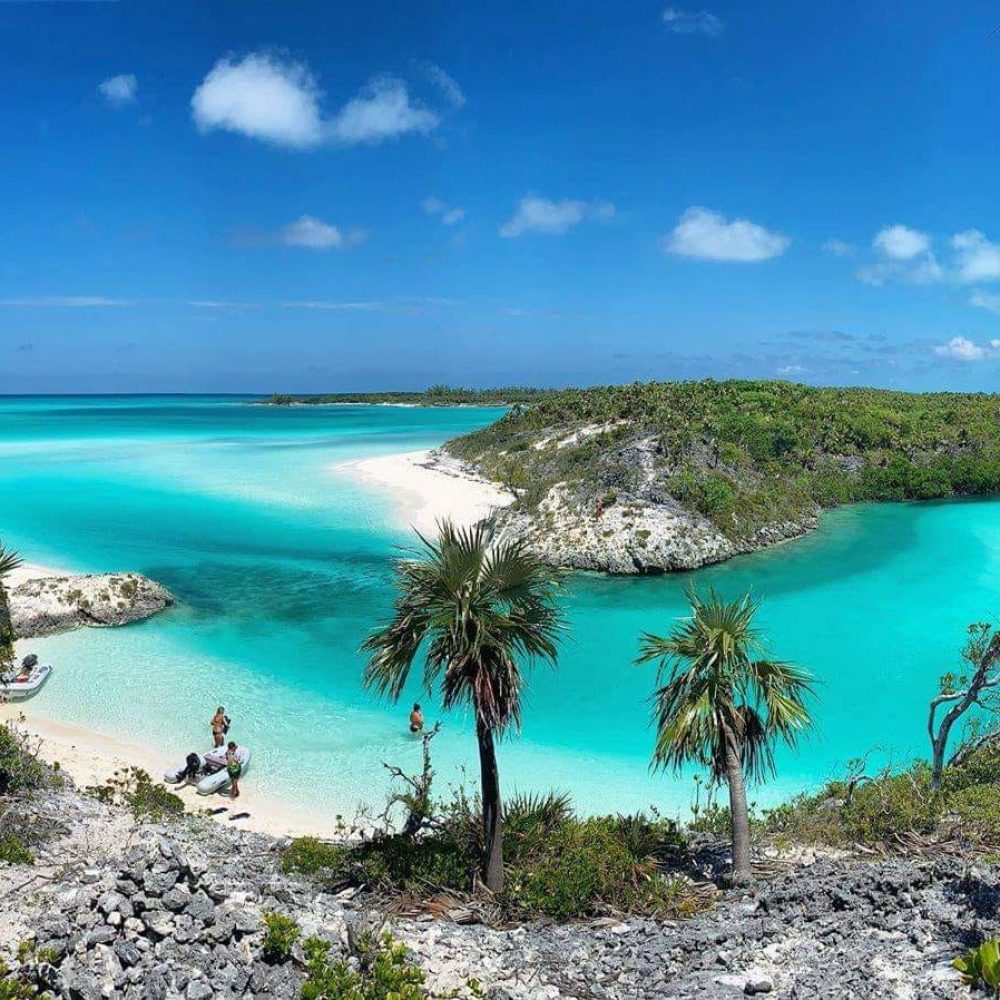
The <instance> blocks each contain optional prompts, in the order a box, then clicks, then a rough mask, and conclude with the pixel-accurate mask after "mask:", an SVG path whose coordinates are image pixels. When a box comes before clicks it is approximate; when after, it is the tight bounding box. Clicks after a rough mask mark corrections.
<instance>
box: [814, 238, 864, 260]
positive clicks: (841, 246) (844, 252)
mask: <svg viewBox="0 0 1000 1000" xmlns="http://www.w3.org/2000/svg"><path fill="white" fill-rule="evenodd" d="M822 249H823V250H825V251H826V252H827V253H832V254H833V256H834V257H853V256H854V254H855V252H856V251H857V247H855V246H854V244H853V243H845V242H844V241H843V240H838V239H829V240H827V241H826V242H825V243H824V244H823V246H822Z"/></svg>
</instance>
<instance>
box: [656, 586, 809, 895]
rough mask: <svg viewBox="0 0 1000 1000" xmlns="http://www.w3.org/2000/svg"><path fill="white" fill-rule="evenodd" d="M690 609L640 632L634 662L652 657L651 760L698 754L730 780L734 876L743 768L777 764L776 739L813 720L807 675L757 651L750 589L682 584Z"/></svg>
mask: <svg viewBox="0 0 1000 1000" xmlns="http://www.w3.org/2000/svg"><path fill="white" fill-rule="evenodd" d="M688 600H689V601H690V603H691V612H692V614H691V617H690V618H683V619H680V620H679V621H677V623H676V624H675V625H674V627H673V630H672V631H671V632H670V634H669V636H667V637H666V638H661V637H660V636H656V635H652V634H650V633H647V634H646V635H644V636H643V638H642V652H641V654H640V656H639V659H638V662H639V663H650V662H655V663H656V664H657V665H658V670H657V683H658V685H659V687H658V689H657V691H656V695H655V701H656V709H655V719H656V747H655V749H654V750H653V763H654V765H655V766H657V767H672V768H674V769H676V770H680V768H681V767H682V766H683V765H684V764H688V763H692V762H694V763H698V764H701V765H703V766H705V767H707V768H708V769H709V773H710V774H711V776H712V779H713V780H714V781H716V782H723V781H724V782H725V783H726V785H727V786H728V788H729V814H730V818H731V829H732V841H733V880H734V881H737V882H745V881H748V880H749V878H750V819H749V815H748V811H747V799H746V788H745V784H744V775H745V774H747V775H749V776H750V777H751V778H754V779H756V780H758V781H761V780H763V779H765V778H766V777H768V776H769V775H770V774H772V773H773V772H774V743H775V742H776V741H777V740H779V739H781V740H784V741H785V742H786V743H788V744H791V745H794V743H795V741H796V739H797V738H798V736H799V734H800V733H801V732H802V731H803V730H804V729H805V728H807V727H808V726H809V725H810V724H811V722H810V719H809V713H808V711H807V710H806V707H805V704H804V702H805V699H806V698H807V697H808V695H809V694H810V692H811V687H810V684H811V682H810V679H809V676H808V674H806V673H805V672H804V671H802V670H800V669H799V668H798V667H795V666H793V665H792V664H790V663H781V662H779V661H777V660H770V659H756V658H755V657H756V656H758V655H759V654H761V653H762V652H763V645H762V642H761V637H760V634H759V632H758V631H757V629H756V627H755V626H754V615H755V614H756V613H757V609H758V607H759V605H758V604H757V603H756V602H754V601H753V600H751V598H750V595H749V594H747V595H746V596H745V597H743V598H741V599H739V600H736V601H731V602H727V601H724V600H722V598H720V597H719V596H718V595H717V594H716V593H715V592H714V591H709V592H708V594H707V595H706V596H704V597H703V596H701V595H699V594H698V593H697V592H696V591H695V590H693V589H692V590H691V591H689V593H688Z"/></svg>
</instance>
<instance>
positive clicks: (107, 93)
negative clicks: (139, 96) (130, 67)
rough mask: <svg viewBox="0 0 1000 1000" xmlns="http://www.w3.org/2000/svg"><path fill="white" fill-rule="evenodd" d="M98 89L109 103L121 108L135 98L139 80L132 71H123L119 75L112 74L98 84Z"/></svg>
mask: <svg viewBox="0 0 1000 1000" xmlns="http://www.w3.org/2000/svg"><path fill="white" fill-rule="evenodd" d="M97 89H98V91H99V92H100V94H101V97H103V98H104V99H105V100H106V101H107V102H108V104H110V105H111V106H112V107H115V108H120V107H121V106H122V105H124V104H131V103H132V102H133V101H134V100H135V95H136V92H137V91H138V89H139V81H138V80H137V79H136V78H135V77H134V76H133V75H132V74H131V73H122V74H120V75H119V76H112V77H110V78H109V79H107V80H104V81H103V82H102V83H99V84H98V85H97Z"/></svg>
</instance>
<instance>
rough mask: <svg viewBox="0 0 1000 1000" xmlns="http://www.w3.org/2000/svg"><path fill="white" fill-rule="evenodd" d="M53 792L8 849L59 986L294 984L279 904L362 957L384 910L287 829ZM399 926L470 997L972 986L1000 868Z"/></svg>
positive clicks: (803, 872)
mask: <svg viewBox="0 0 1000 1000" xmlns="http://www.w3.org/2000/svg"><path fill="white" fill-rule="evenodd" d="M36 808H37V807H36ZM40 808H41V810H42V813H43V814H42V815H39V816H38V823H39V825H44V826H51V825H53V824H58V826H59V827H60V828H61V830H62V832H61V833H60V834H59V835H58V836H55V837H53V838H52V840H51V841H49V842H48V843H47V844H46V845H45V846H43V847H42V848H40V849H39V852H38V857H37V861H36V864H35V865H34V866H33V867H25V866H5V865H4V864H3V863H0V959H5V958H6V959H8V960H10V959H13V958H14V956H15V954H16V952H17V949H18V945H19V943H20V942H21V941H24V940H27V941H33V942H35V943H36V944H37V946H38V947H39V949H46V951H45V952H44V953H45V954H46V955H47V956H48V957H49V958H52V959H53V961H51V962H48V961H47V962H45V963H43V965H42V966H41V968H40V969H39V970H38V971H39V975H40V976H41V977H42V980H43V981H42V983H41V985H43V986H45V987H47V988H48V989H50V990H51V991H52V993H53V994H54V995H55V996H57V997H61V998H68V1000H70V998H73V1000H84V998H85V1000H99V998H101V997H122V998H125V1000H132V998H135V1000H139V998H144V1000H145V998H161V1000H166V998H170V1000H179V998H188V1000H208V998H210V997H217V998H221V1000H235V998H238V997H239V998H245V1000H257V998H265V997H271V998H287V1000H292V998H294V997H298V996H299V991H300V988H301V983H302V971H301V964H300V962H296V961H295V959H296V958H299V959H301V951H300V950H299V951H297V952H293V960H292V961H290V962H283V963H282V962H277V963H276V962H273V961H271V962H268V961H266V960H265V957H264V955H263V937H264V932H263V916H264V912H265V911H267V910H276V911H279V912H281V913H284V914H287V915H289V916H291V917H292V918H293V919H295V920H296V921H297V922H298V923H299V925H300V926H301V928H302V930H303V934H315V935H318V936H320V937H323V938H325V939H327V940H329V941H330V942H331V943H332V947H333V949H334V954H339V955H342V956H344V957H345V958H346V957H348V955H349V949H348V944H349V939H350V937H351V933H352V929H358V928H368V927H372V926H378V924H379V922H380V921H381V920H382V918H383V915H382V914H381V913H378V912H376V911H374V910H373V909H371V908H370V905H371V904H369V903H367V902H366V901H365V898H364V897H363V896H354V897H352V896H351V893H349V892H348V893H342V894H340V895H336V894H331V893H328V892H325V891H324V890H323V889H322V887H321V886H320V885H318V884H314V883H310V882H308V881H303V880H301V879H299V878H297V877H294V876H290V875H286V874H284V873H282V871H281V866H280V858H279V853H278V849H279V848H280V842H278V841H275V840H273V839H271V838H268V837H266V836H264V835H261V834H253V833H248V832H242V831H237V830H234V829H231V828H230V827H229V825H228V824H226V825H225V826H221V825H216V824H213V823H211V822H210V821H208V820H204V819H198V818H194V817H189V818H187V819H185V820H183V821H169V822H167V821H165V822H162V823H159V824H145V825H143V824H139V823H138V822H137V821H136V820H134V819H133V818H132V817H131V815H130V814H127V813H124V812H123V811H121V810H117V809H114V808H112V807H108V806H105V805H103V804H101V803H99V802H97V801H95V800H94V799H91V798H88V797H83V796H80V795H78V794H77V793H75V792H74V791H72V789H64V790H62V791H59V792H53V793H46V798H45V800H44V803H43V804H42V805H41V807H40ZM388 926H389V929H391V930H392V932H393V933H394V934H395V935H396V936H397V937H398V938H399V939H400V940H401V941H402V942H403V943H405V944H406V946H407V947H408V948H409V950H410V953H411V956H412V958H413V960H414V961H416V962H418V963H419V964H420V965H421V967H422V968H423V969H424V970H425V972H426V973H427V977H428V983H427V985H428V987H429V989H430V991H431V993H432V995H436V996H442V995H444V996H454V997H457V998H464V1000H469V998H472V997H483V996H486V997H487V998H489V1000H540V998H545V1000H680V998H690V1000H694V998H698V1000H736V998H739V997H742V996H746V995H768V996H772V997H781V998H793V997H794V998H802V997H810V998H815V1000H844V998H861V1000H865V998H871V1000H875V998H879V1000H882V998H914V1000H915V998H921V1000H946V998H955V997H961V996H967V995H968V993H967V990H966V989H965V988H964V987H962V986H961V985H960V983H959V980H958V976H957V973H956V972H955V971H954V970H953V969H952V968H951V965H950V963H951V960H952V958H953V957H955V955H957V954H959V953H960V952H962V951H963V950H964V948H965V947H967V946H968V945H969V944H970V943H971V942H974V941H975V940H979V939H981V938H982V937H986V936H990V935H994V934H996V933H997V932H998V930H1000V874H998V872H997V870H996V869H995V868H994V867H992V866H988V865H975V864H972V863H963V862H962V861H960V860H956V859H954V858H945V859H941V860H938V861H936V862H935V861H928V860H927V859H923V858H921V859H914V860H909V859H900V858H897V859H888V860H885V859H882V860H877V861H859V860H828V859H824V860H818V861H814V862H813V863H812V864H810V865H808V866H798V867H793V868H790V869H788V870H786V871H785V872H784V873H783V874H780V875H777V876H771V877H769V878H762V879H761V880H760V881H759V882H758V883H757V884H756V885H755V886H754V887H753V888H752V889H749V890H745V891H741V892H735V893H730V894H728V895H727V896H726V897H725V898H724V899H723V900H722V902H720V903H718V904H717V905H716V906H715V907H714V908H713V909H711V910H709V911H707V912H705V913H702V914H701V915H699V916H696V917H693V918H691V919H689V920H679V921H665V922H660V921H655V920H652V919H648V918H635V917H629V916H627V915H621V914H611V915H607V916H602V917H600V918H597V919H595V920H593V921H590V922H587V923H574V924H566V925H555V924H551V923H549V924H528V925H525V926H517V927H504V928H492V927H488V926H484V925H476V924H472V925H466V924H464V923H457V922H453V921H451V920H448V919H446V918H441V919H433V920H432V919H430V918H429V917H424V918H421V919H404V918H390V921H389V925H388Z"/></svg>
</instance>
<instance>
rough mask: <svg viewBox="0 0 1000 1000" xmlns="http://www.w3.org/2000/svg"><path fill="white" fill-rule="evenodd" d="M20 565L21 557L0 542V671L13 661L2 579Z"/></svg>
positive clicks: (12, 636) (11, 637)
mask: <svg viewBox="0 0 1000 1000" xmlns="http://www.w3.org/2000/svg"><path fill="white" fill-rule="evenodd" d="M20 565H21V557H20V556H19V555H18V554H17V553H16V552H12V551H11V550H10V549H6V548H4V545H3V542H0V673H4V672H6V670H8V669H9V668H10V666H11V664H12V663H13V662H14V639H15V638H16V636H15V635H14V626H13V624H12V622H11V620H10V604H9V603H8V601H7V590H6V588H5V587H4V585H3V579H4V577H5V576H7V574H8V573H12V572H13V571H14V570H15V569H17V567H18V566H20Z"/></svg>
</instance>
